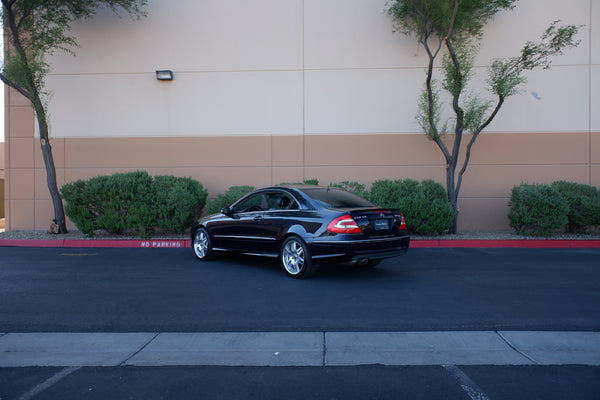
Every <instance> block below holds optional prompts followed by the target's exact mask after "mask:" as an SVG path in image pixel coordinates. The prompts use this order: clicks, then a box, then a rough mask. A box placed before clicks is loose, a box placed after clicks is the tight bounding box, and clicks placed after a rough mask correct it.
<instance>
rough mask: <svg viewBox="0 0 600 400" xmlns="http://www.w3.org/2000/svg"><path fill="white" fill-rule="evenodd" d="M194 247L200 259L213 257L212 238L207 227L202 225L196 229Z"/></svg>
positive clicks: (193, 238)
mask: <svg viewBox="0 0 600 400" xmlns="http://www.w3.org/2000/svg"><path fill="white" fill-rule="evenodd" d="M192 249H193V250H194V255H195V256H196V258H197V259H198V260H210V259H211V258H212V256H213V251H212V240H211V239H210V235H209V234H208V231H207V230H206V228H203V227H201V228H198V229H196V231H194V235H193V236H192Z"/></svg>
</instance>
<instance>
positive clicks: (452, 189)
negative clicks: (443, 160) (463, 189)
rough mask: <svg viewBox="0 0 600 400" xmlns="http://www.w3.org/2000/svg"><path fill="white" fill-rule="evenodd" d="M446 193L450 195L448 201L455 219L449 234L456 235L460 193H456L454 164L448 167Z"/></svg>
mask: <svg viewBox="0 0 600 400" xmlns="http://www.w3.org/2000/svg"><path fill="white" fill-rule="evenodd" d="M446 168H447V169H446V193H448V201H450V204H451V205H452V210H454V218H453V219H452V226H451V227H450V229H449V230H448V233H450V234H455V233H457V232H458V213H459V209H458V192H457V191H456V184H455V179H454V178H455V173H456V165H455V164H454V163H452V164H450V165H448V166H447V167H446Z"/></svg>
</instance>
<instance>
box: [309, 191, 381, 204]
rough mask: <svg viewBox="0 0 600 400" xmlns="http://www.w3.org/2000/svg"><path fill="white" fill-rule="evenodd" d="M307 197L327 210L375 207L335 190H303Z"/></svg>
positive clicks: (350, 194) (355, 196)
mask: <svg viewBox="0 0 600 400" xmlns="http://www.w3.org/2000/svg"><path fill="white" fill-rule="evenodd" d="M301 190H302V191H303V192H304V193H305V194H306V195H307V196H308V197H310V198H311V199H313V200H315V201H317V202H318V203H320V204H321V205H322V206H323V207H327V208H362V207H374V206H375V205H374V204H373V203H371V202H370V201H368V200H365V199H363V198H362V197H360V196H357V195H355V194H353V193H350V192H347V191H345V190H340V189H336V188H303V189H301Z"/></svg>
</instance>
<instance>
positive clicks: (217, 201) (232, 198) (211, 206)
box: [206, 186, 255, 215]
mask: <svg viewBox="0 0 600 400" xmlns="http://www.w3.org/2000/svg"><path fill="white" fill-rule="evenodd" d="M253 190H255V188H254V186H232V187H230V188H229V189H227V191H226V192H225V193H223V194H219V195H218V196H217V197H216V198H214V199H212V200H209V201H208V204H207V205H206V212H207V213H208V214H209V215H211V214H218V213H219V212H221V209H223V208H224V207H229V206H230V205H232V204H233V203H235V202H236V201H238V200H239V199H241V198H242V197H243V196H245V195H247V194H248V193H250V192H252V191H253Z"/></svg>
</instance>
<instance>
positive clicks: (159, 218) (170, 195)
mask: <svg viewBox="0 0 600 400" xmlns="http://www.w3.org/2000/svg"><path fill="white" fill-rule="evenodd" d="M61 194H62V197H63V199H64V200H65V213H66V214H67V216H68V217H69V218H70V219H71V221H73V222H74V223H75V225H76V226H77V228H78V229H79V230H80V231H81V232H83V233H85V234H86V235H88V236H93V235H94V233H95V231H96V230H99V229H104V230H106V231H108V232H111V233H115V234H122V233H124V232H125V231H128V230H132V229H133V230H135V231H136V232H138V234H139V235H140V236H141V237H146V238H147V237H150V236H151V234H152V233H153V232H154V230H155V229H157V228H163V229H168V230H172V231H175V232H178V233H182V232H184V231H185V230H186V229H188V228H189V227H191V225H192V224H193V223H194V222H195V221H196V220H197V219H198V218H199V216H200V214H201V212H202V209H203V208H204V205H205V203H206V195H207V192H206V190H204V188H203V187H202V185H201V184H200V183H199V182H197V181H195V180H193V179H191V178H177V177H174V176H157V177H154V178H152V177H151V176H150V175H149V174H148V173H147V172H145V171H135V172H128V173H117V174H114V175H110V176H97V177H95V178H91V179H89V180H78V181H76V182H71V183H67V184H66V185H64V186H63V187H62V188H61Z"/></svg>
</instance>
